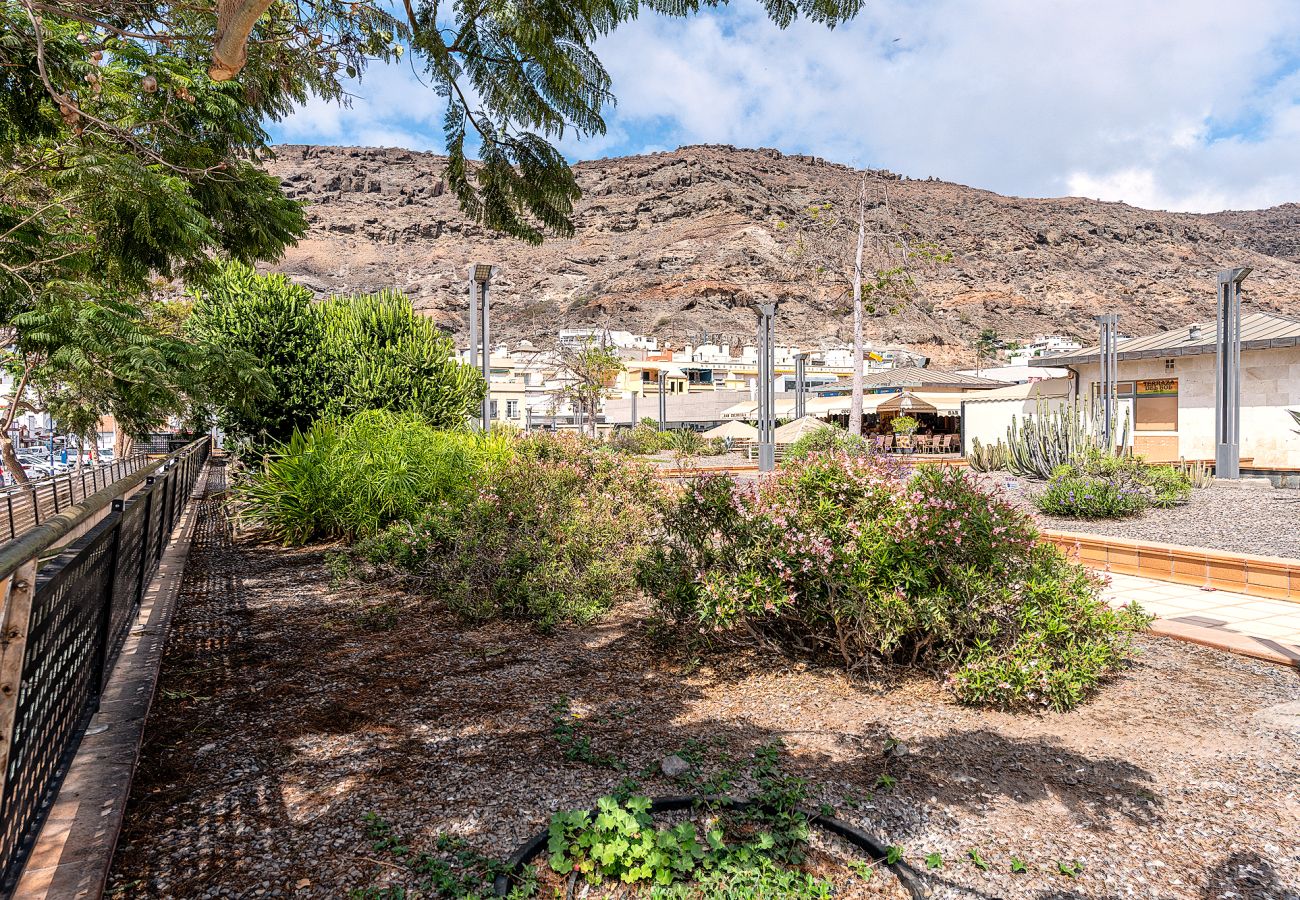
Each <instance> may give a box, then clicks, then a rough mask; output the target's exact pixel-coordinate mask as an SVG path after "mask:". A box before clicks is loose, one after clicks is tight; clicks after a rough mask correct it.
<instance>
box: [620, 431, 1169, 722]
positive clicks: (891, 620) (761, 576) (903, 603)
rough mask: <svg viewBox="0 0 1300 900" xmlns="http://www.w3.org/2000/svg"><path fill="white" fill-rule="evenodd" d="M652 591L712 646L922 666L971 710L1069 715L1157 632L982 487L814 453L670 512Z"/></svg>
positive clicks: (859, 665) (939, 473)
mask: <svg viewBox="0 0 1300 900" xmlns="http://www.w3.org/2000/svg"><path fill="white" fill-rule="evenodd" d="M660 527H661V531H662V539H661V541H660V543H659V544H658V545H657V546H656V547H655V548H654V549H653V550H652V551H651V552H650V553H649V554H647V556H646V558H645V559H644V561H643V562H642V565H641V570H640V581H641V584H642V585H643V586H644V587H645V589H646V590H647V591H648V592H649V593H650V594H651V595H652V596H653V597H654V598H656V600H657V602H658V603H659V604H660V606H661V608H662V609H663V611H664V612H665V613H666V614H667V615H668V616H670V617H671V618H673V619H675V620H676V621H678V622H681V623H685V624H688V625H690V626H691V627H693V628H696V629H698V630H699V631H700V632H702V633H703V634H704V635H705V636H706V637H707V638H709V639H711V640H714V641H719V642H734V643H739V644H744V645H753V646H762V647H767V648H772V649H777V650H780V651H783V652H793V653H799V654H806V655H809V656H812V657H815V658H819V659H822V660H824V661H828V662H832V663H835V664H838V665H840V666H842V667H843V668H845V669H846V670H848V671H850V672H854V673H866V672H870V671H872V670H874V669H877V668H879V667H881V666H885V665H892V666H900V665H901V666H910V667H916V668H919V669H922V670H925V671H929V672H933V673H936V674H944V675H946V676H947V678H946V684H947V686H948V688H949V689H950V690H952V691H953V693H954V694H955V695H956V696H957V697H958V698H960V699H961V700H963V701H967V702H974V703H988V704H993V705H999V706H1026V705H1036V706H1045V707H1050V708H1055V709H1067V708H1069V707H1072V706H1074V705H1076V704H1077V703H1079V702H1080V701H1081V700H1082V699H1084V698H1085V697H1086V696H1087V694H1088V692H1089V691H1090V690H1091V689H1092V688H1094V687H1095V686H1096V685H1097V684H1098V683H1099V682H1100V681H1101V680H1102V679H1104V678H1105V677H1106V676H1108V675H1110V674H1112V673H1114V672H1115V671H1117V670H1119V669H1120V668H1121V667H1123V665H1124V664H1125V663H1126V661H1127V660H1128V659H1129V657H1130V655H1131V653H1132V636H1133V634H1134V633H1135V632H1137V631H1139V630H1141V629H1143V628H1144V627H1145V625H1146V623H1147V621H1148V619H1147V617H1146V616H1144V615H1143V614H1142V612H1141V611H1140V610H1138V609H1137V608H1136V607H1130V608H1124V609H1111V608H1109V607H1108V606H1107V605H1106V603H1105V602H1104V601H1103V600H1102V599H1101V596H1100V587H1101V584H1100V582H1099V580H1098V579H1096V578H1095V577H1094V576H1092V575H1091V574H1089V573H1088V572H1087V571H1086V570H1084V569H1082V568H1080V567H1079V566H1077V565H1075V564H1073V563H1071V562H1069V561H1068V560H1067V559H1066V558H1065V557H1064V556H1063V555H1062V553H1061V552H1060V551H1059V550H1057V549H1055V548H1054V547H1052V546H1050V545H1047V544H1044V543H1041V542H1039V541H1038V539H1037V532H1036V530H1035V528H1034V526H1033V523H1032V521H1031V520H1030V519H1029V517H1028V516H1027V515H1025V514H1024V513H1022V512H1020V511H1018V510H1016V509H1014V508H1013V507H1012V506H1010V505H1009V504H1007V503H1005V502H1004V501H1002V500H999V499H996V498H994V497H991V496H989V495H988V494H986V493H985V492H984V491H983V490H982V489H981V488H980V486H979V485H978V484H977V483H976V481H975V480H974V478H973V477H971V476H968V475H966V474H964V473H962V472H960V471H958V470H955V469H949V468H945V467H931V466H921V467H919V468H918V469H917V470H916V471H915V473H914V474H912V475H911V476H910V478H908V479H907V480H901V479H899V478H897V477H894V475H893V473H892V472H890V471H889V470H888V469H886V467H885V466H883V465H881V464H880V463H879V462H878V461H876V460H875V459H873V458H871V457H852V456H848V455H845V454H838V453H824V454H812V455H810V456H808V457H805V458H803V459H799V460H794V461H787V462H786V464H785V465H783V466H782V467H781V469H779V470H778V471H777V472H775V473H773V474H772V475H769V476H766V477H765V478H763V479H761V480H760V481H758V482H757V483H754V484H752V485H741V484H738V483H736V482H735V481H734V480H732V479H730V478H727V477H718V476H713V477H705V478H701V479H698V480H697V481H696V482H695V483H694V484H693V485H691V486H689V487H688V488H687V489H685V490H683V491H681V492H680V493H679V494H678V495H677V497H676V498H675V499H673V500H671V501H668V502H665V503H664V505H663V508H662V510H661V515H660Z"/></svg>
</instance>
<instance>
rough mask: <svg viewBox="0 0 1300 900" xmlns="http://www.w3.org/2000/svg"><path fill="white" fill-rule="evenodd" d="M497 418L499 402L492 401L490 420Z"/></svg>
mask: <svg viewBox="0 0 1300 900" xmlns="http://www.w3.org/2000/svg"><path fill="white" fill-rule="evenodd" d="M496 417H497V402H496V401H495V400H493V401H492V406H491V407H490V409H489V411H488V418H490V419H495V418H496Z"/></svg>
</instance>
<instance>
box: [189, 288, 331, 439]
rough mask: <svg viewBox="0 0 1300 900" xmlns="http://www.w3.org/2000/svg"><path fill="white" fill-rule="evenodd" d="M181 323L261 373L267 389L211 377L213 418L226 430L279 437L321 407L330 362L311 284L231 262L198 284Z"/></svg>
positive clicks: (326, 394)
mask: <svg viewBox="0 0 1300 900" xmlns="http://www.w3.org/2000/svg"><path fill="white" fill-rule="evenodd" d="M187 327H188V329H189V331H190V333H191V334H192V335H193V336H194V338H195V339H196V340H197V341H198V342H199V343H201V344H203V345H205V346H208V347H210V348H212V350H213V351H214V352H220V351H227V352H235V353H244V354H248V355H249V356H250V357H252V358H253V359H255V360H256V363H255V366H256V367H257V368H258V369H260V370H261V371H262V372H263V373H264V374H265V376H266V379H267V381H268V387H269V389H268V390H267V392H266V393H265V394H262V395H253V396H250V395H249V394H247V393H246V392H243V391H241V390H238V385H237V384H231V383H229V382H227V381H225V380H222V381H220V382H218V383H216V384H214V385H213V391H214V395H215V401H216V403H217V405H218V408H219V412H218V416H217V419H218V421H219V422H220V424H221V425H222V427H223V428H225V429H226V430H227V431H228V432H230V433H231V434H233V435H236V436H239V437H255V436H265V437H269V438H271V439H273V440H285V439H287V438H288V437H289V435H291V434H293V432H294V431H295V430H299V431H304V430H306V429H307V428H308V427H309V426H310V425H311V423H312V422H314V421H315V420H316V419H317V418H318V417H319V416H320V415H321V414H322V413H323V412H324V411H325V406H326V403H327V401H328V400H329V398H330V395H331V388H332V384H331V383H330V382H331V378H330V374H331V366H330V364H329V360H328V359H327V358H326V356H325V353H324V323H323V321H322V319H321V316H320V315H319V314H318V313H317V312H316V308H315V306H314V304H313V302H312V294H311V291H309V290H307V289H306V288H304V287H301V286H299V285H296V284H294V283H293V282H291V281H289V280H288V279H287V278H285V277H284V276H283V275H259V274H257V273H256V272H255V271H253V269H252V268H251V267H249V266H246V265H242V264H239V263H231V264H229V265H226V266H223V267H222V268H221V269H220V271H219V272H218V274H217V275H216V276H215V277H213V278H210V279H208V280H207V281H206V282H205V283H204V286H203V288H202V290H201V291H199V292H197V294H196V302H195V306H194V312H193V315H192V317H191V319H190V320H189V322H188V323H187Z"/></svg>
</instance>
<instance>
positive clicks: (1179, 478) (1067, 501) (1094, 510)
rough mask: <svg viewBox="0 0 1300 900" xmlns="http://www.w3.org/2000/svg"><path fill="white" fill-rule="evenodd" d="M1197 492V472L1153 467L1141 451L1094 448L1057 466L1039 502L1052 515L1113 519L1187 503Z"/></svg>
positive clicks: (1164, 466) (1040, 507)
mask: <svg viewBox="0 0 1300 900" xmlns="http://www.w3.org/2000/svg"><path fill="white" fill-rule="evenodd" d="M1191 493H1192V477H1191V475H1189V474H1188V473H1187V472H1185V471H1183V470H1181V469H1180V468H1178V467H1176V466H1166V465H1158V466H1152V465H1147V463H1146V462H1145V461H1144V460H1143V459H1142V457H1140V456H1131V455H1128V454H1117V453H1106V452H1103V451H1101V450H1096V449H1089V450H1087V451H1085V452H1084V453H1082V454H1080V455H1079V456H1077V457H1076V458H1075V459H1074V460H1073V461H1071V462H1069V463H1065V464H1063V465H1060V466H1057V467H1056V469H1055V470H1054V471H1053V472H1052V478H1051V480H1050V481H1049V482H1048V484H1047V488H1046V490H1044V491H1043V492H1042V493H1039V494H1035V495H1033V502H1034V505H1035V506H1036V507H1038V509H1039V510H1041V511H1042V512H1045V513H1048V514H1049V515H1054V516H1063V517H1067V518H1078V519H1113V518H1123V517H1126V516H1133V515H1137V514H1138V513H1140V512H1142V511H1143V510H1145V509H1147V508H1148V507H1152V506H1154V507H1156V508H1159V509H1168V508H1169V507H1171V506H1174V505H1176V504H1178V503H1184V502H1186V501H1187V498H1188V497H1190V496H1191Z"/></svg>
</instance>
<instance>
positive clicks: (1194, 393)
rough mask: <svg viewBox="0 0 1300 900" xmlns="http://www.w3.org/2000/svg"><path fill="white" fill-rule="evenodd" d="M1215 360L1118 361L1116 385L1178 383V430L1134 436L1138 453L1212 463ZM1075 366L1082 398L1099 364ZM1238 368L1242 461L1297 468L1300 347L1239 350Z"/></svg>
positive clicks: (1209, 355) (1206, 355)
mask: <svg viewBox="0 0 1300 900" xmlns="http://www.w3.org/2000/svg"><path fill="white" fill-rule="evenodd" d="M1214 359H1215V357H1214V354H1213V353H1202V354H1200V355H1198V356H1177V357H1173V360H1174V368H1173V369H1172V370H1168V369H1166V368H1165V360H1164V359H1163V358H1159V359H1140V360H1132V361H1124V360H1121V361H1120V364H1119V379H1120V381H1135V380H1142V379H1156V378H1177V379H1178V430H1177V431H1176V432H1173V431H1170V432H1133V435H1134V438H1135V439H1136V444H1135V449H1136V450H1137V452H1138V453H1142V454H1144V455H1147V456H1148V457H1150V458H1152V459H1158V458H1161V457H1164V458H1177V457H1183V458H1185V459H1211V460H1212V459H1214ZM1074 368H1075V369H1076V371H1078V372H1079V375H1080V385H1079V396H1080V397H1081V398H1085V399H1086V398H1087V397H1089V396H1091V391H1092V385H1093V383H1094V382H1096V381H1097V379H1098V371H1097V366H1096V365H1095V364H1094V365H1081V366H1075V367H1074ZM1241 368H1242V373H1241V458H1242V462H1243V463H1245V462H1246V460H1247V459H1248V458H1249V459H1251V460H1252V461H1251V463H1250V465H1255V466H1262V467H1265V468H1267V467H1271V466H1280V467H1287V468H1300V435H1298V434H1295V428H1296V425H1295V422H1294V421H1293V420H1292V418H1291V417H1290V416H1289V415H1288V414H1287V410H1288V409H1300V347H1288V348H1281V349H1277V350H1246V351H1243V352H1242V354H1241ZM1130 421H1131V420H1130ZM1161 438H1163V439H1164V440H1163V441H1161V440H1159V439H1161ZM980 439H981V440H983V438H982V437H981V438H980ZM1144 445H1145V446H1144ZM1175 447H1176V448H1177V449H1176V452H1175V451H1174V448H1175ZM1161 451H1166V452H1161Z"/></svg>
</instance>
